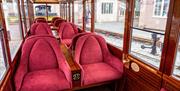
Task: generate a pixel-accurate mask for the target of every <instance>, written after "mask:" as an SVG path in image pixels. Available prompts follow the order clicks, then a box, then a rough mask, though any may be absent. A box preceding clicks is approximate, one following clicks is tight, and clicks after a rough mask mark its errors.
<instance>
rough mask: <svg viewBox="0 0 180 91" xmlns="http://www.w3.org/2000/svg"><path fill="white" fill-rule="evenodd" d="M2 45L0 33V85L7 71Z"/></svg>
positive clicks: (0, 33) (0, 34)
mask: <svg viewBox="0 0 180 91" xmlns="http://www.w3.org/2000/svg"><path fill="white" fill-rule="evenodd" d="M0 29H1V24H0ZM3 46H4V43H3V35H2V31H0V83H1V81H2V79H3V76H4V75H5V73H6V71H7V69H8V67H9V66H8V63H7V60H6V56H5V54H4V53H5V49H4V47H3Z"/></svg>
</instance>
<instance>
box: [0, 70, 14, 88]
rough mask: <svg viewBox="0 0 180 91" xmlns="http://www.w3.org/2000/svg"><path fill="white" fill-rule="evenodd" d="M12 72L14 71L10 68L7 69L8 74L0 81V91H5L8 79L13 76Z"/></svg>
mask: <svg viewBox="0 0 180 91" xmlns="http://www.w3.org/2000/svg"><path fill="white" fill-rule="evenodd" d="M11 73H12V71H11V70H10V68H9V69H8V70H7V73H6V75H5V76H4V79H3V80H2V82H1V83H0V91H4V89H5V87H6V85H7V83H8V81H9V80H10V77H11Z"/></svg>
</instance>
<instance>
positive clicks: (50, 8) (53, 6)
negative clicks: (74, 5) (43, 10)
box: [47, 4, 60, 21]
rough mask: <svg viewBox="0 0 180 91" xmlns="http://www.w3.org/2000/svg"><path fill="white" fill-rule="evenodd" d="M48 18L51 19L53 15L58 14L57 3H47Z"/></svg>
mask: <svg viewBox="0 0 180 91" xmlns="http://www.w3.org/2000/svg"><path fill="white" fill-rule="evenodd" d="M47 7H48V20H49V21H51V20H52V18H53V17H57V16H58V17H59V16H60V7H59V4H48V5H47Z"/></svg>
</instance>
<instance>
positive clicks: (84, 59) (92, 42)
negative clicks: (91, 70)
mask: <svg viewBox="0 0 180 91" xmlns="http://www.w3.org/2000/svg"><path fill="white" fill-rule="evenodd" d="M102 61H103V56H102V51H101V47H100V45H99V42H98V41H97V40H96V39H95V38H94V37H93V36H90V37H89V38H88V39H87V40H86V41H85V43H84V45H83V47H82V50H81V57H80V64H82V65H83V64H90V63H97V62H102Z"/></svg>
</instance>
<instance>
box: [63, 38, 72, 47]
mask: <svg viewBox="0 0 180 91" xmlns="http://www.w3.org/2000/svg"><path fill="white" fill-rule="evenodd" d="M61 42H62V43H64V44H66V45H68V46H70V44H71V42H72V40H71V39H63V40H62V41H61Z"/></svg>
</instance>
